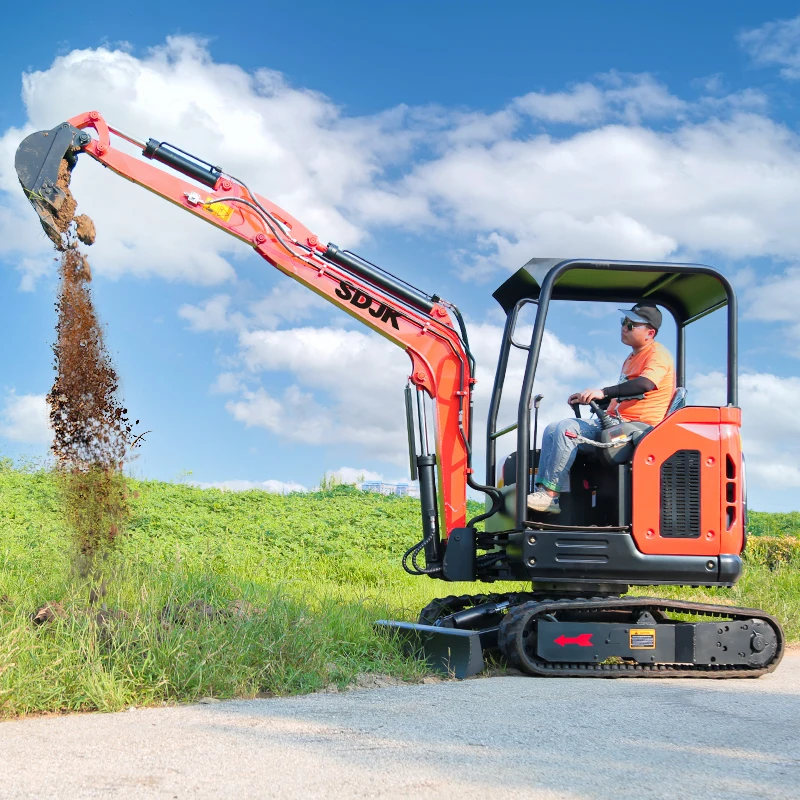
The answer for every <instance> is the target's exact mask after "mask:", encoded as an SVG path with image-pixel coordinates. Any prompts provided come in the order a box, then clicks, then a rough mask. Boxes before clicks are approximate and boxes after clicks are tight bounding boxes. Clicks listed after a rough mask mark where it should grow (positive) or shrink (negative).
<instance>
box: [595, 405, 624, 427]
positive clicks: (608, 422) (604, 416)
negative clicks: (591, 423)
mask: <svg viewBox="0 0 800 800" xmlns="http://www.w3.org/2000/svg"><path fill="white" fill-rule="evenodd" d="M589 408H591V409H592V411H594V413H595V414H597V418H598V419H599V420H600V425H601V426H602V427H603V430H605V431H607V430H608V429H609V428H614V427H616V426H617V425H619V422H618V421H617V420H615V419H614V417H612V416H611V415H610V414H609V413H608V412H607V411H606V410H605V409H604V408H600V406H599V405H597V403H596V402H595V401H594V400H591V401H590V402H589Z"/></svg>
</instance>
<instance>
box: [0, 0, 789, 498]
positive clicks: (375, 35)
mask: <svg viewBox="0 0 800 800" xmlns="http://www.w3.org/2000/svg"><path fill="white" fill-rule="evenodd" d="M37 8H38V9H39V13H38V14H37V18H36V20H35V23H34V22H33V20H32V18H31V17H26V16H25V15H24V13H23V12H24V8H23V7H21V6H19V5H16V6H13V7H12V9H11V10H9V11H5V12H4V18H5V19H6V22H7V24H8V25H9V26H11V27H10V29H13V30H14V32H15V35H14V36H13V37H8V40H7V41H6V42H5V43H4V56H5V59H4V69H3V71H2V73H0V92H2V97H3V100H4V102H2V103H0V288H2V292H3V296H4V297H5V298H6V299H7V302H6V303H5V307H4V311H5V313H4V314H2V315H0V335H2V337H3V341H5V343H6V347H4V348H3V349H2V354H1V355H0V368H2V371H1V372H0V375H1V376H2V378H0V455H4V456H8V457H11V458H14V459H16V460H21V461H34V462H38V461H41V460H42V459H45V458H46V457H47V453H48V447H49V443H50V441H51V439H52V433H51V431H50V430H49V429H48V426H47V406H46V402H45V395H46V394H47V391H48V390H49V388H50V384H51V382H52V377H53V355H52V350H51V347H52V342H53V336H54V323H55V312H54V302H55V298H56V289H57V276H56V268H57V264H56V262H55V261H54V252H53V251H52V247H51V245H50V243H49V242H48V240H47V239H46V238H45V237H44V234H43V233H42V232H41V229H40V227H39V225H38V220H37V218H36V216H35V214H34V213H33V211H32V209H31V208H30V206H29V205H28V204H27V201H26V200H25V199H24V197H23V196H22V193H21V192H20V190H19V186H18V183H17V179H16V174H15V172H14V167H13V159H14V152H15V150H16V147H17V145H18V144H19V142H20V141H21V140H22V139H23V138H24V136H26V135H27V134H28V133H30V132H33V131H36V130H41V129H50V128H52V127H54V126H55V125H57V124H58V123H60V122H62V121H64V120H66V119H68V118H70V117H73V116H75V115H77V114H79V113H81V112H84V111H89V110H94V109H96V110H98V111H100V112H101V113H102V114H103V115H104V117H105V118H106V119H107V120H108V121H109V122H111V124H113V125H115V126H117V127H119V128H121V129H123V130H125V131H128V132H130V133H131V134H133V135H135V136H137V137H138V138H140V139H147V138H149V137H153V138H155V139H158V140H160V141H163V140H166V141H169V142H172V143H175V144H177V145H178V146H180V147H182V148H183V149H185V150H188V151H190V152H192V153H195V154H197V155H198V156H200V157H202V158H204V159H205V160H207V161H209V162H213V163H215V164H219V165H221V166H222V167H223V169H224V170H225V171H227V172H229V173H230V174H233V175H236V176H238V177H240V178H242V179H244V180H245V181H246V182H247V183H248V184H250V185H251V186H252V187H253V188H254V190H255V191H257V192H258V193H259V194H261V195H263V196H265V197H267V198H269V199H270V200H272V201H273V202H276V203H277V204H279V205H280V206H282V207H283V208H285V209H286V210H287V211H288V212H289V213H291V214H292V215H293V216H295V217H296V218H298V219H299V220H301V221H302V222H303V223H304V224H305V225H306V226H307V227H309V228H310V229H312V230H313V231H315V232H316V233H317V235H318V236H319V238H320V240H321V241H323V242H327V241H333V242H335V243H337V244H338V245H340V246H342V247H347V248H350V249H352V250H355V251H356V252H358V253H360V254H361V255H363V256H364V257H366V258H368V259H369V260H370V261H373V262H375V263H378V264H380V265H381V266H383V267H384V268H386V269H389V270H391V271H392V272H394V273H395V274H397V275H399V276H401V277H402V278H403V279H405V280H407V281H409V282H410V283H412V284H415V285H417V286H419V287H420V288H422V289H423V290H425V291H427V292H429V293H433V292H435V293H437V294H440V295H441V296H443V297H445V298H446V299H448V300H449V301H451V302H453V303H455V304H457V305H458V306H459V307H460V308H461V309H462V311H463V313H464V315H465V317H466V319H467V324H468V329H469V333H470V340H471V343H472V345H473V350H474V352H475V355H476V358H477V361H478V372H477V377H478V379H479V383H478V386H477V387H476V403H477V414H476V419H477V422H476V424H477V426H478V427H477V429H476V437H475V440H476V443H478V442H480V440H481V438H482V430H483V426H484V424H485V419H486V412H487V408H488V396H489V391H490V389H491V384H492V379H493V375H494V370H495V367H496V360H497V354H498V349H499V344H500V337H501V332H502V324H503V315H502V312H501V311H500V308H499V306H498V305H497V304H496V303H495V301H494V300H493V299H492V297H491V294H492V292H493V291H494V289H495V288H496V287H497V286H499V285H500V284H501V283H502V282H503V281H504V280H505V279H506V278H507V277H508V276H509V275H510V274H511V273H512V272H514V271H515V270H517V269H518V268H519V267H521V266H522V265H523V264H524V263H525V262H526V261H528V260H529V259H530V258H532V257H586V258H620V259H632V260H669V261H690V262H699V263H705V264H710V265H712V266H714V267H716V268H717V269H720V270H721V271H722V272H723V273H725V274H726V275H727V276H728V277H729V278H730V279H731V280H732V282H733V283H734V285H735V287H736V289H737V292H738V296H739V303H740V353H739V355H740V371H741V377H740V401H741V405H742V409H743V416H744V426H743V441H744V448H745V452H746V456H747V469H748V489H749V500H750V506H751V508H756V509H759V510H774V511H781V510H793V509H798V508H800V502H798V500H797V499H796V498H797V493H798V489H799V488H800V467H799V466H798V456H799V455H800V414H798V413H797V410H796V404H797V397H798V396H800V370H799V369H798V368H799V367H800V362H799V361H798V358H800V323H798V321H797V316H796V312H795V309H796V306H797V304H798V298H800V261H799V260H798V257H799V256H800V226H799V225H798V224H797V210H796V209H797V207H798V201H799V200H800V135H799V133H798V122H800V117H799V107H798V102H797V97H798V87H800V16H797V7H796V5H794V4H789V3H783V2H773V3H770V4H768V5H767V4H754V3H751V2H714V1H713V0H712V1H711V2H707V3H704V4H692V5H689V4H685V5H682V4H668V3H649V4H642V3H638V2H636V3H634V2H616V3H613V4H598V3H593V2H574V3H570V4H546V5H545V4H535V3H526V2H504V3H502V4H498V5H497V6H496V7H492V6H489V5H487V4H485V3H478V2H471V0H462V2H448V1H446V0H441V1H440V2H416V0H409V1H407V2H379V3H375V2H347V1H344V2H338V3H336V4H330V3H321V2H310V1H305V0H295V2H293V3H291V4H276V3H273V2H269V1H267V2H259V3H252V2H247V1H245V2H240V3H238V4H236V5H235V6H229V7H226V8H225V9H223V8H221V7H220V6H219V4H210V3H204V2H193V3H191V4H190V3H184V2H173V3H171V4H169V5H168V6H166V7H160V8H159V13H158V14H156V15H154V14H148V13H143V12H141V11H140V10H137V9H135V8H134V7H133V6H126V7H123V6H122V5H121V4H108V5H106V6H103V7H98V8H97V9H94V10H93V12H92V13H87V14H83V13H81V14H79V15H78V14H73V15H69V18H67V17H65V14H64V11H63V6H57V5H56V4H55V3H48V2H44V3H41V4H39V5H38V6H37ZM72 185H73V190H74V194H75V196H76V198H77V199H78V202H79V212H83V213H87V214H89V215H90V216H91V217H92V218H93V219H94V221H95V222H96V224H97V230H98V239H97V243H96V244H95V245H94V246H93V247H92V248H91V249H90V251H89V257H90V261H91V265H92V273H93V276H94V279H93V283H92V286H93V292H94V297H95V301H96V306H97V309H98V312H99V314H100V316H101V318H102V320H103V323H104V325H105V332H106V338H107V342H108V345H109V349H110V351H111V353H112V355H113V358H114V361H115V363H116V365H117V369H118V372H119V374H120V377H121V393H122V395H123V397H124V400H125V404H126V406H127V407H128V409H129V411H130V414H131V417H132V418H134V419H140V420H141V428H142V429H144V430H147V431H149V433H148V434H147V436H146V440H145V442H144V444H143V446H142V447H141V448H140V450H139V455H138V457H137V458H136V460H134V461H133V462H132V463H131V464H130V465H129V468H128V469H129V471H130V472H131V473H132V474H134V475H137V476H139V477H145V478H158V479H164V480H181V481H189V482H193V483H198V484H200V485H222V486H229V487H232V488H247V487H262V488H266V489H270V490H273V491H281V490H291V489H299V488H303V487H305V488H310V487H313V486H315V485H317V484H318V483H319V481H320V478H321V477H322V476H323V475H324V474H325V473H332V472H336V473H338V474H339V475H340V476H342V477H343V478H344V479H345V480H353V479H356V478H358V477H359V476H364V477H365V478H368V479H384V480H388V481H403V480H407V478H408V474H407V462H408V457H407V450H406V443H405V442H406V435H405V421H404V413H403V400H402V392H403V388H404V386H405V382H406V378H407V376H408V374H409V369H410V362H409V360H408V357H407V356H406V355H405V354H404V353H402V351H401V350H399V349H397V348H395V347H394V346H393V345H391V344H390V343H389V342H387V341H385V340H383V339H381V338H380V337H378V336H377V335H375V334H373V333H371V332H369V331H368V330H366V329H364V328H362V327H360V326H359V324H358V323H357V322H356V321H355V320H353V319H351V318H350V317H348V316H347V315H345V314H344V313H342V312H341V311H339V310H337V309H335V308H333V307H330V306H327V305H326V304H325V303H324V302H323V301H321V300H319V299H318V298H317V297H316V296H315V295H313V294H311V293H310V292H307V291H306V290H304V289H303V288H302V287H300V286H299V285H296V284H293V283H292V282H291V281H290V280H289V279H288V278H286V277H285V276H283V275H281V274H280V273H278V272H277V271H276V270H274V269H273V268H272V267H270V266H269V264H267V263H266V262H264V261H262V260H261V259H260V258H259V257H258V256H256V255H255V254H254V253H253V252H252V250H250V249H249V248H248V247H246V246H244V245H243V244H241V243H239V242H237V241H236V240H233V239H231V238H229V237H226V236H225V235H224V234H223V233H221V232H220V231H218V230H216V229H214V228H212V226H205V225H203V223H202V222H200V221H198V220H196V219H195V218H193V217H191V216H190V215H188V214H184V213H183V212H181V211H180V210H179V209H175V208H173V207H172V206H170V205H169V204H167V203H165V202H164V201H162V200H159V199H158V198H155V197H153V196H151V195H149V194H148V193H147V192H144V191H143V190H142V189H140V188H138V187H136V186H133V185H130V184H128V183H127V182H125V181H122V180H120V179H119V178H117V177H115V176H113V175H112V174H111V173H110V172H109V171H106V170H102V169H100V168H99V166H98V165H97V164H96V163H95V162H93V161H91V160H90V159H87V158H84V159H81V162H80V163H79V165H78V168H77V169H76V171H75V173H74V177H73V184H72ZM619 316H620V315H619V312H618V311H617V310H616V308H615V307H613V306H607V305H603V304H587V305H583V306H576V305H575V304H570V305H566V304H564V305H563V306H561V305H559V306H557V307H556V308H555V309H554V312H553V314H552V316H551V317H550V318H549V321H548V324H549V330H548V333H547V336H546V338H545V342H544V346H543V352H542V358H541V362H540V369H539V373H538V376H537V386H536V388H535V390H536V391H537V392H539V393H542V394H544V396H545V399H544V401H543V403H542V407H541V414H542V417H541V420H540V425H541V424H543V423H545V422H547V421H550V420H554V419H558V418H560V417H563V416H565V415H568V414H569V413H570V411H569V408H568V406H567V405H566V397H567V396H568V395H569V394H570V393H571V392H573V391H576V390H580V389H583V388H587V387H602V386H607V385H610V384H613V383H615V382H616V381H617V378H618V375H619V367H620V364H621V363H622V361H623V359H624V357H625V355H626V352H625V348H624V346H623V345H622V344H621V343H620V342H619ZM673 336H674V330H671V329H670V326H669V325H665V327H664V330H663V331H662V334H661V338H662V339H663V341H664V342H665V343H667V344H668V345H669V344H670V343H671V342H672V337H673ZM724 339H725V327H724V318H723V317H722V316H721V315H720V314H717V315H712V316H711V317H709V318H707V319H704V320H702V321H700V322H698V323H696V324H695V325H693V326H692V327H691V328H690V330H689V335H688V348H689V357H688V379H687V383H688V387H687V388H688V390H689V398H688V399H689V402H690V403H692V402H694V403H697V404H714V403H717V404H724V375H723V372H724ZM521 370H522V363H521V361H518V362H514V363H512V365H511V369H510V372H509V384H508V386H507V388H506V397H507V398H511V399H512V401H511V402H509V403H508V404H507V405H506V406H504V408H503V409H502V411H501V416H500V423H501V425H504V424H508V423H509V422H511V421H512V419H513V417H514V415H515V404H514V402H513V395H514V393H515V392H516V391H517V389H516V388H515V387H517V386H518V384H519V380H520V378H521ZM515 381H516V383H515ZM512 440H513V436H512V437H509V440H508V441H507V442H506V443H505V444H504V443H503V441H502V440H501V445H500V450H501V452H508V450H510V449H513V446H514V443H513V441H512ZM503 448H505V450H504V449H503ZM482 463H483V460H482V448H481V447H479V448H478V453H477V454H476V464H477V465H481V464H482ZM480 471H481V470H480V469H479V473H480Z"/></svg>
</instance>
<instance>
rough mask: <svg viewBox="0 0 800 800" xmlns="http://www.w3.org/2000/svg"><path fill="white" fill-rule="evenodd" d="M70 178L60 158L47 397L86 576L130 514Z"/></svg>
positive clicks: (125, 445)
mask: <svg viewBox="0 0 800 800" xmlns="http://www.w3.org/2000/svg"><path fill="white" fill-rule="evenodd" d="M70 177H71V175H70V171H69V168H68V165H67V162H66V161H62V162H61V168H60V170H59V175H58V187H59V188H60V189H61V190H62V191H63V192H64V193H65V195H66V198H67V199H66V200H65V201H64V203H63V205H62V207H61V209H60V211H59V213H58V216H57V218H56V219H55V221H56V225H57V227H58V237H56V236H55V235H54V236H51V238H52V239H53V241H54V242H55V243H56V247H57V248H58V249H59V250H61V251H62V257H61V267H60V278H61V281H60V285H59V296H58V302H57V303H56V310H57V312H58V322H57V324H56V343H55V344H54V345H53V354H54V356H55V363H54V370H55V371H56V377H55V381H54V382H53V388H52V389H51V391H50V394H49V395H48V396H47V401H48V403H49V404H50V422H51V425H52V427H53V432H54V441H53V447H52V450H53V454H54V455H55V458H56V462H57V467H58V473H59V475H60V478H61V483H62V490H63V495H64V500H65V506H64V510H65V514H66V517H67V520H68V521H69V523H70V524H71V526H72V528H73V530H74V532H75V535H76V544H77V550H78V561H77V566H78V571H79V573H80V574H82V575H87V574H89V573H90V572H92V571H93V570H94V568H95V567H96V560H97V557H98V556H101V555H103V553H104V551H105V550H107V547H108V545H109V544H111V543H112V542H113V540H114V539H115V538H116V536H117V535H118V534H119V532H120V530H121V529H122V528H123V527H124V524H125V522H126V520H127V519H128V516H129V507H128V496H127V490H126V487H125V482H124V479H123V475H122V468H123V466H124V462H125V459H126V457H127V456H128V453H129V450H130V445H131V440H132V434H131V431H132V425H131V423H130V422H129V419H128V410H127V409H126V408H124V407H123V405H122V402H121V401H120V399H119V395H118V390H119V378H118V377H117V373H116V370H115V369H114V365H113V363H112V361H111V357H110V355H109V353H108V350H107V349H106V345H105V341H104V336H103V328H102V326H101V325H100V322H99V320H98V318H97V314H96V312H95V309H94V304H93V302H92V295H91V291H90V288H89V283H90V281H91V279H92V273H91V270H90V268H89V262H88V259H87V258H86V256H84V255H82V254H81V253H80V251H79V250H78V249H77V245H78V243H77V241H75V237H76V236H77V238H78V239H80V240H81V241H82V242H84V243H85V244H91V243H92V242H94V240H95V227H94V223H93V222H92V220H91V219H90V218H89V217H88V216H86V215H81V216H79V217H74V214H75V209H76V207H77V203H76V202H75V199H74V198H73V197H72V193H71V192H70V189H69V181H70ZM73 222H75V223H76V225H75V226H74V227H73ZM56 238H58V239H59V241H58V242H56ZM137 422H138V420H137Z"/></svg>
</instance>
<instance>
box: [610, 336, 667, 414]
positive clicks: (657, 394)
mask: <svg viewBox="0 0 800 800" xmlns="http://www.w3.org/2000/svg"><path fill="white" fill-rule="evenodd" d="M633 378H648V379H649V380H651V381H652V382H653V383H654V384H655V386H656V388H655V389H653V391H652V392H646V393H645V396H644V400H622V401H619V402H618V401H617V400H612V401H611V403H610V405H609V407H608V410H609V411H610V412H614V411H617V412H618V413H619V415H620V416H621V417H622V418H623V419H625V420H628V422H646V423H647V424H648V425H658V423H659V422H661V420H663V419H664V417H665V416H666V414H667V410H668V409H669V404H670V401H671V400H672V395H673V394H674V393H675V367H674V365H673V363H672V356H671V355H670V353H669V350H667V348H666V347H664V345H663V344H660V343H659V342H656V341H653V342H650V344H647V345H645V346H644V347H643V348H642V349H641V350H640V351H639V352H638V353H631V354H630V355H629V356H628V357H627V358H626V359H625V363H624V364H623V365H622V374H621V375H620V376H619V382H620V383H624V382H625V381H629V380H632V379H633Z"/></svg>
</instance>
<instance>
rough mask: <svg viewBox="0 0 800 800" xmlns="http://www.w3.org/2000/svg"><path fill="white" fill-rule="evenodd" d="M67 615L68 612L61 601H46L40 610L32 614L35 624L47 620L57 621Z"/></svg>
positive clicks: (42, 623)
mask: <svg viewBox="0 0 800 800" xmlns="http://www.w3.org/2000/svg"><path fill="white" fill-rule="evenodd" d="M66 616H67V612H66V611H64V608H63V606H62V605H61V604H60V603H45V604H44V605H43V606H42V607H41V608H40V609H39V610H38V611H36V612H34V613H33V614H31V621H32V622H33V624H34V625H44V624H45V623H46V622H55V621H56V620H57V619H64V617H66Z"/></svg>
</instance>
